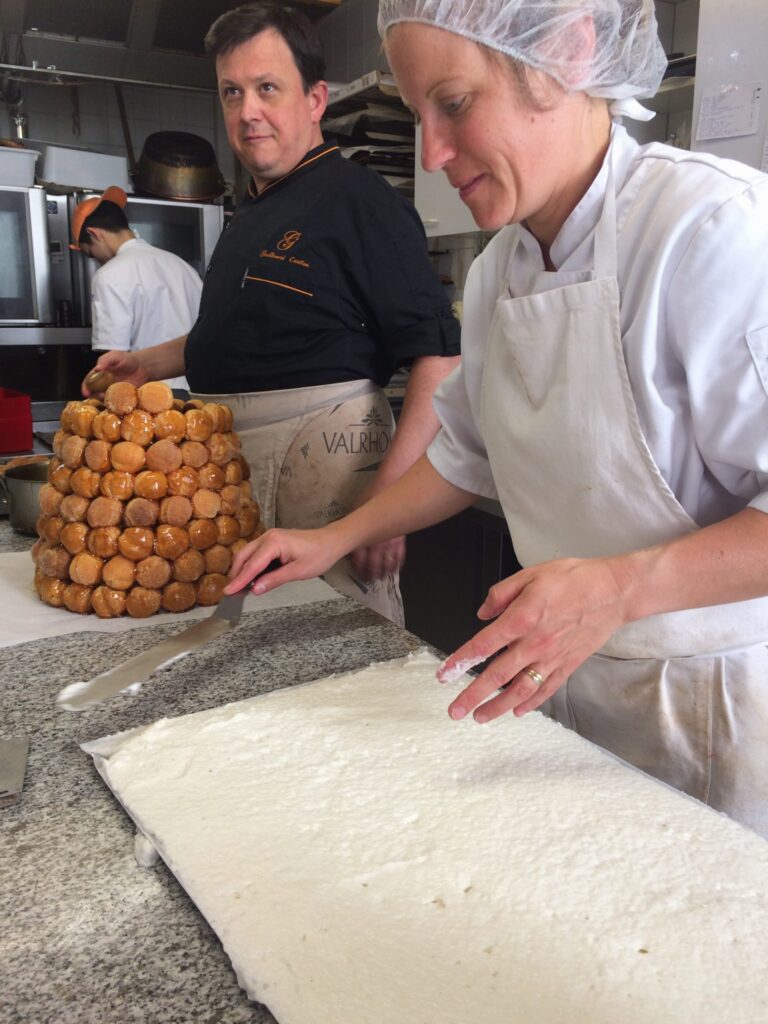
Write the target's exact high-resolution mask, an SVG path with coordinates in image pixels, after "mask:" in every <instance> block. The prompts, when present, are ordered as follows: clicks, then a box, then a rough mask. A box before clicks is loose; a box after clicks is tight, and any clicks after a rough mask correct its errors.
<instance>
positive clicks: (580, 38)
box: [539, 14, 595, 90]
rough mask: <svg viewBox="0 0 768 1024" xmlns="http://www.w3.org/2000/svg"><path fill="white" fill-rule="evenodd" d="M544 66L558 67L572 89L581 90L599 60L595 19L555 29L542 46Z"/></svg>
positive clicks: (541, 54) (582, 19) (589, 16)
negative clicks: (596, 52) (597, 58)
mask: <svg viewBox="0 0 768 1024" xmlns="http://www.w3.org/2000/svg"><path fill="white" fill-rule="evenodd" d="M539 55H540V57H541V60H542V64H543V66H544V67H547V66H550V67H552V68H557V69H558V77H559V78H560V80H561V81H562V82H563V84H564V85H565V86H566V87H567V88H568V89H573V90H578V89H579V88H580V86H581V85H582V83H583V82H584V81H585V80H586V79H587V78H588V77H589V75H590V72H591V70H592V67H593V65H594V60H595V22H594V20H593V18H592V17H591V15H588V14H585V15H584V16H583V17H582V18H579V19H578V20H577V21H574V22H572V23H571V24H569V25H568V27H567V28H564V29H559V30H557V31H555V32H554V33H553V34H552V35H551V36H550V37H549V38H548V39H547V40H546V41H545V42H544V43H543V44H542V46H541V47H540V49H539Z"/></svg>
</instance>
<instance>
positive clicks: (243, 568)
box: [224, 523, 347, 594]
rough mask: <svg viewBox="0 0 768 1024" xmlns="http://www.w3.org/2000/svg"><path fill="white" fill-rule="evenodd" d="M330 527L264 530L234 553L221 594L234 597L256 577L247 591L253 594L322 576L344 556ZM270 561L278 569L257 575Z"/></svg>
mask: <svg viewBox="0 0 768 1024" xmlns="http://www.w3.org/2000/svg"><path fill="white" fill-rule="evenodd" d="M334 526H336V524H335V523H333V524H331V525H330V526H325V527H322V528H321V529H317V530H267V532H266V533H263V534H262V535H261V537H258V538H257V539H256V540H252V541H251V542H250V543H249V544H246V545H245V547H244V548H241V549H240V550H239V551H238V552H237V554H236V555H235V558H234V561H233V562H232V567H231V569H230V570H229V583H228V584H227V585H226V587H225V588H224V593H225V594H236V593H237V592H238V591H240V590H242V589H243V588H244V587H245V586H246V585H247V584H248V583H250V582H251V580H253V579H255V577H257V576H258V577H259V579H258V581H257V582H256V583H254V585H253V587H252V588H251V589H252V590H253V592H254V594H266V593H267V591H269V590H275V588H276V587H281V586H282V585H283V583H290V582H292V581H293V580H309V579H312V578H313V577H315V576H319V575H320V574H321V573H324V572H325V571H326V569H329V568H330V567H331V566H332V565H333V564H334V563H335V562H338V560H339V559H340V558H343V556H344V555H345V554H347V549H346V548H344V547H343V546H342V545H341V544H340V543H339V540H340V538H339V536H338V531H337V530H334ZM274 560H277V561H279V562H281V563H282V565H281V567H280V568H279V569H274V570H273V571H272V572H268V573H265V574H264V575H263V576H260V575H259V574H260V573H262V572H264V570H265V569H266V568H267V566H268V565H269V563H270V562H272V561H274Z"/></svg>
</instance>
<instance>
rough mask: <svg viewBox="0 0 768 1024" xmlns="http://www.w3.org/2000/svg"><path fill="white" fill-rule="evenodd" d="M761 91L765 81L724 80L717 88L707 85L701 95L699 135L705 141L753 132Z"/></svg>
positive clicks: (755, 127)
mask: <svg viewBox="0 0 768 1024" xmlns="http://www.w3.org/2000/svg"><path fill="white" fill-rule="evenodd" d="M762 92H763V83H762V82H751V83H747V84H740V83H738V82H724V83H723V84H722V85H721V86H720V87H719V88H717V89H707V90H706V91H705V93H704V95H703V96H702V98H701V108H700V109H699V121H698V125H697V128H696V138H697V139H698V140H699V141H704V140H705V139H731V138H734V137H735V136H737V135H754V134H755V132H756V131H757V121H758V115H759V112H760V99H761V96H762Z"/></svg>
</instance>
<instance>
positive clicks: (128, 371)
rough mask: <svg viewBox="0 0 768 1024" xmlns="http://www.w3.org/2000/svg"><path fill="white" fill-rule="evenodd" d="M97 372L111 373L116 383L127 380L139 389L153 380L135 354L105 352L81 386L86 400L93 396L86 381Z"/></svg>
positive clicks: (116, 351) (114, 351)
mask: <svg viewBox="0 0 768 1024" xmlns="http://www.w3.org/2000/svg"><path fill="white" fill-rule="evenodd" d="M95 370H101V371H104V372H106V373H110V374H111V375H112V378H113V380H115V381H118V380H127V381H128V383H129V384H135V386H136V387H137V388H139V387H141V385H142V384H146V383H147V381H148V380H150V379H151V378H150V376H149V374H148V373H147V371H146V370H145V369H144V367H143V366H142V365H141V363H140V362H139V359H138V357H137V356H136V354H135V353H134V352H120V351H118V350H113V351H111V352H105V353H104V354H103V355H101V356H99V358H98V359H97V361H96V365H95V366H94V367H93V368H92V369H90V370H89V371H88V373H87V374H86V376H85V377H84V379H83V382H82V384H81V385H80V391H81V393H82V394H83V395H84V396H85V397H86V398H89V397H90V396H91V395H92V394H93V392H91V390H90V388H89V387H88V385H87V384H86V381H87V379H88V377H90V375H91V374H92V373H93V372H94V371H95Z"/></svg>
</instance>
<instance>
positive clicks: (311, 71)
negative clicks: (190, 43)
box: [205, 0, 325, 92]
mask: <svg viewBox="0 0 768 1024" xmlns="http://www.w3.org/2000/svg"><path fill="white" fill-rule="evenodd" d="M268 29H274V31H275V32H277V33H278V34H279V35H281V36H282V37H283V39H284V40H285V42H286V44H287V45H288V48H289V49H290V51H291V53H292V54H293V59H294V60H295V61H296V67H297V68H298V69H299V74H300V75H301V80H302V83H303V85H304V92H309V90H310V88H311V87H312V86H313V85H315V83H316V82H320V81H322V80H323V79H324V78H325V58H324V57H323V50H322V47H321V45H320V39H319V38H318V35H317V32H315V29H314V27H313V25H312V22H311V21H310V20H309V18H308V17H307V16H306V14H303V13H302V12H301V11H299V10H297V9H296V8H295V7H291V6H290V5H286V4H281V3H276V2H274V0H263V2H259V3H252V4H243V5H242V6H241V7H235V8H234V10H232V11H226V12H225V13H224V14H222V15H221V16H220V17H219V18H217V19H216V21H214V23H213V24H212V25H211V27H210V28H209V29H208V33H207V35H206V37H205V52H206V53H207V54H208V55H209V56H211V57H220V56H222V55H223V54H225V53H229V52H230V50H234V49H235V47H237V46H241V45H242V44H243V43H247V42H248V40H249V39H253V37H254V36H257V35H259V33H261V32H266V31H267V30H268Z"/></svg>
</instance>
